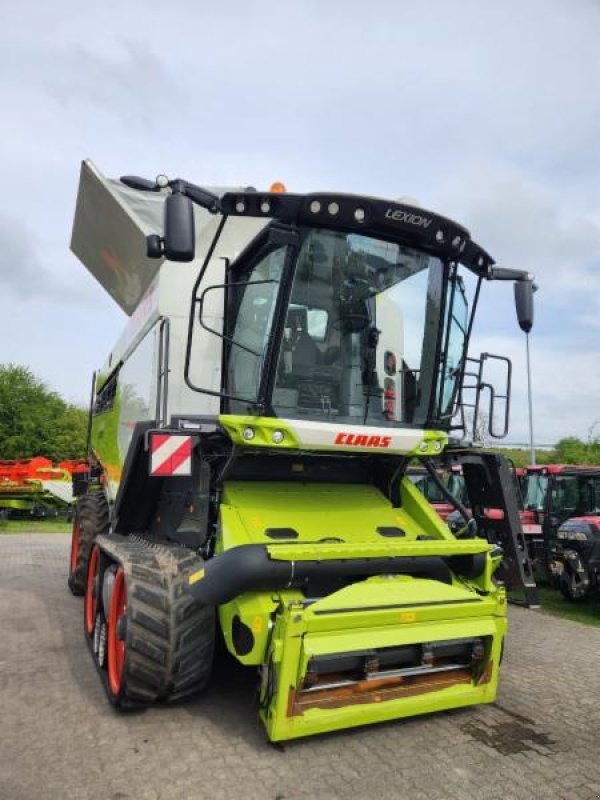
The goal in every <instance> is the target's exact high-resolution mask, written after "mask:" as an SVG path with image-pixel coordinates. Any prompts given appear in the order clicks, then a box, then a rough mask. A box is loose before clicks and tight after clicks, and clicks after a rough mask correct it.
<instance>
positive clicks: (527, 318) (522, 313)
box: [515, 280, 536, 333]
mask: <svg viewBox="0 0 600 800" xmlns="http://www.w3.org/2000/svg"><path fill="white" fill-rule="evenodd" d="M535 289H536V287H534V284H533V281H531V280H526V281H515V308H516V310H517V319H518V320H519V327H520V328H521V330H522V331H523V332H524V333H529V332H530V330H531V329H532V328H533V293H534V291H535Z"/></svg>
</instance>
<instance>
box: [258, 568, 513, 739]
mask: <svg viewBox="0 0 600 800" xmlns="http://www.w3.org/2000/svg"><path fill="white" fill-rule="evenodd" d="M461 601H463V602H461ZM359 603H360V607H359V606H358V605H355V604H359ZM385 605H387V608H383V607H382V606H385ZM505 612H506V603H505V599H504V596H503V595H501V596H497V595H495V594H492V595H490V596H489V597H487V598H481V597H480V596H479V595H477V594H476V593H474V592H473V591H471V590H469V589H467V588H464V587H463V588H461V587H457V586H447V585H445V584H444V585H442V584H439V583H438V582H436V581H430V580H425V579H418V578H407V577H404V576H398V577H394V578H391V579H388V578H374V579H369V580H367V581H363V582H362V583H359V584H354V585H353V586H351V587H346V589H342V590H340V591H339V592H336V593H334V594H333V595H329V596H328V597H326V598H324V599H322V600H319V601H317V602H315V603H313V604H312V605H310V606H308V607H304V606H303V605H302V604H300V603H298V604H293V603H292V604H290V605H287V606H284V607H282V608H281V609H280V612H279V613H278V614H277V617H276V620H275V626H274V631H273V636H272V639H271V643H270V647H269V653H268V656H267V665H266V666H265V667H264V668H263V682H262V695H261V711H260V713H261V717H262V719H263V722H264V724H265V727H266V729H267V733H268V735H269V738H270V739H271V740H273V741H278V740H283V739H290V738H295V737H299V736H308V735H310V734H315V733H324V732H326V731H333V730H337V729H340V728H346V727H351V726H356V725H366V724H369V723H373V722H381V721H384V720H390V719H396V718H399V717H406V716H413V715H415V714H424V713H428V712H431V711H440V710H443V709H448V708H457V707H459V706H465V705H472V704H475V703H490V702H493V701H494V699H495V697H496V691H497V682H498V665H499V661H500V649H501V644H502V639H503V637H504V634H505V632H506V618H505ZM466 637H486V640H487V641H488V642H489V644H488V647H487V652H486V661H485V663H486V664H489V669H488V674H487V679H486V680H485V682H482V683H481V685H478V682H477V680H476V679H474V680H469V681H466V682H464V683H461V684H459V685H454V686H448V687H446V688H441V689H437V690H435V691H429V692H425V693H422V694H415V695H412V696H406V697H401V698H397V699H382V697H381V696H378V695H377V693H375V695H374V697H373V701H372V702H361V703H348V704H345V705H343V706H341V707H339V708H310V709H307V710H305V711H303V712H302V713H295V714H294V713H290V705H291V702H290V701H291V697H293V693H294V692H295V691H296V690H298V688H299V687H300V685H301V683H302V680H303V678H304V676H305V674H306V668H307V664H308V661H309V659H310V658H311V657H312V656H316V655H320V656H323V655H326V654H340V653H352V652H356V651H359V650H371V649H374V648H386V647H392V646H399V645H409V644H414V643H423V642H431V641H446V640H451V639H462V638H466ZM482 672H483V667H482ZM269 687H274V690H272V694H270V695H269Z"/></svg>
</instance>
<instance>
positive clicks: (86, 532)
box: [67, 492, 109, 595]
mask: <svg viewBox="0 0 600 800" xmlns="http://www.w3.org/2000/svg"><path fill="white" fill-rule="evenodd" d="M108 526H109V513H108V503H107V501H106V497H105V496H104V492H93V493H92V494H86V495H84V496H83V497H82V498H81V499H80V500H79V502H78V504H77V507H76V509H75V515H74V517H73V532H72V534H71V557H70V561H69V579H68V581H67V583H68V585H69V589H70V590H71V592H72V593H73V594H74V595H83V594H85V591H86V586H87V577H88V567H89V562H90V554H91V552H92V546H93V544H94V540H95V539H96V536H98V535H99V534H101V533H106V532H107V531H108Z"/></svg>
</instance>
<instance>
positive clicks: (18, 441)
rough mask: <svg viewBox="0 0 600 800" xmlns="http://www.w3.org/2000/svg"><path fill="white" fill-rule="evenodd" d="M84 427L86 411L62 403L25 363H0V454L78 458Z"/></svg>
mask: <svg viewBox="0 0 600 800" xmlns="http://www.w3.org/2000/svg"><path fill="white" fill-rule="evenodd" d="M86 428H87V413H86V411H84V410H83V409H82V408H78V407H77V406H75V405H72V404H70V403H66V402H65V401H64V400H63V399H62V397H60V395H59V394H57V393H56V392H53V391H51V390H50V389H49V388H48V387H47V386H46V385H45V384H44V383H43V382H42V381H40V380H39V379H38V378H36V377H35V375H34V374H33V373H32V372H31V370H29V369H28V368H27V367H24V366H20V365H18V364H4V365H0V458H32V457H33V456H37V455H43V456H46V457H47V458H50V459H52V460H53V461H60V460H62V459H64V458H80V457H81V456H83V455H84V454H85V439H86Z"/></svg>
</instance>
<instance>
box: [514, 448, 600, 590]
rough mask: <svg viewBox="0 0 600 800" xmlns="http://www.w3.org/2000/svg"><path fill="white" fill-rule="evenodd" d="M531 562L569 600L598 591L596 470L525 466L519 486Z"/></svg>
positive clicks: (599, 485)
mask: <svg viewBox="0 0 600 800" xmlns="http://www.w3.org/2000/svg"><path fill="white" fill-rule="evenodd" d="M522 494H523V505H524V508H523V511H522V512H521V514H522V527H523V533H524V534H525V539H526V542H527V546H528V551H529V557H530V559H531V560H532V562H533V564H534V566H535V568H536V569H537V570H538V571H542V572H545V573H546V575H547V577H548V578H550V580H551V581H552V582H554V583H556V584H557V585H558V587H559V588H560V590H561V592H562V593H563V595H564V596H565V597H566V598H567V599H569V600H579V599H581V598H583V597H585V596H586V595H588V594H589V593H591V592H593V591H597V590H598V589H599V588H600V467H598V466H596V467H593V466H582V465H573V464H543V465H538V466H529V467H527V469H526V472H525V476H524V478H523V481H522Z"/></svg>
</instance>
